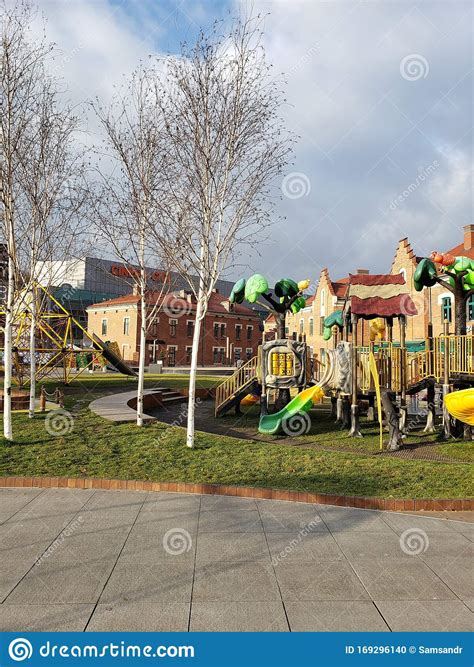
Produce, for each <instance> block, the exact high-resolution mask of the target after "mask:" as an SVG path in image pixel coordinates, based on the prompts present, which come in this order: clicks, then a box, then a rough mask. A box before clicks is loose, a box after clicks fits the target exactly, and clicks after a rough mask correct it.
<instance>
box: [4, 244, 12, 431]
mask: <svg viewBox="0 0 474 667" xmlns="http://www.w3.org/2000/svg"><path fill="white" fill-rule="evenodd" d="M10 247H11V246H10ZM14 296H15V280H14V271H13V260H12V258H11V256H10V257H9V259H8V287H7V303H6V312H5V348H4V360H3V365H4V368H5V375H4V382H3V435H4V437H5V438H6V440H12V439H13V431H12V361H13V360H12V354H13V349H12V348H13V341H12V324H13V302H14Z"/></svg>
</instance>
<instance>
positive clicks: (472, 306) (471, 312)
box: [467, 294, 474, 322]
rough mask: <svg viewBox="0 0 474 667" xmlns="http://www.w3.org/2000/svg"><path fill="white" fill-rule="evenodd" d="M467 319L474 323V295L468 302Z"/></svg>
mask: <svg viewBox="0 0 474 667" xmlns="http://www.w3.org/2000/svg"><path fill="white" fill-rule="evenodd" d="M467 319H468V320H469V322H473V321H474V294H471V296H470V297H469V299H468V300H467Z"/></svg>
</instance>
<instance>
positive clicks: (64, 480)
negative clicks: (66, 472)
mask: <svg viewBox="0 0 474 667" xmlns="http://www.w3.org/2000/svg"><path fill="white" fill-rule="evenodd" d="M0 487H9V488H34V487H38V488H43V489H107V490H111V491H112V490H127V491H165V492H169V493H202V494H206V495H219V496H238V497H240V498H260V499H267V500H289V501H292V502H297V503H318V504H320V505H338V506H340V507H357V508H361V509H378V510H388V511H395V512H410V511H412V512H413V511H418V510H426V511H435V510H438V511H444V510H449V511H469V510H474V498H453V499H449V498H433V499H425V498H413V499H396V498H364V497H362V496H338V495H330V494H321V493H310V492H306V491H285V490H282V489H266V488H258V487H256V488H254V487H251V486H225V485H222V484H188V483H184V482H143V481H139V480H125V479H94V478H82V477H0Z"/></svg>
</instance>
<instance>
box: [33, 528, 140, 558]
mask: <svg viewBox="0 0 474 667" xmlns="http://www.w3.org/2000/svg"><path fill="white" fill-rule="evenodd" d="M71 531H72V532H71V533H68V532H67V529H66V531H64V532H63V533H62V534H61V535H60V536H59V537H58V538H56V539H55V540H54V541H53V543H52V544H51V545H50V547H49V548H48V550H47V551H46V554H45V556H47V557H48V558H50V559H54V560H55V561H56V562H57V563H58V564H59V563H66V562H72V563H74V562H79V563H88V562H95V561H98V560H112V561H113V560H116V559H117V558H118V557H119V554H120V552H121V550H122V548H123V545H124V544H125V540H126V539H127V535H128V529H127V528H107V529H102V530H98V531H97V532H91V531H87V532H82V533H78V532H74V531H73V529H72V528H71ZM43 558H44V557H43Z"/></svg>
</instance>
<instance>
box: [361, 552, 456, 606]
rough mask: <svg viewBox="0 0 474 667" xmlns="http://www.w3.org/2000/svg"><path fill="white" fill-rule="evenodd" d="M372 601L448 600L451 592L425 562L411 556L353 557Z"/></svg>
mask: <svg viewBox="0 0 474 667" xmlns="http://www.w3.org/2000/svg"><path fill="white" fill-rule="evenodd" d="M351 565H352V567H353V568H354V570H355V571H356V572H357V575H358V576H359V577H360V579H361V581H362V583H363V584H364V586H365V587H366V588H367V590H368V592H369V593H370V597H371V598H372V599H373V600H449V599H453V598H455V595H454V594H453V592H452V591H451V590H450V589H449V588H448V587H447V586H446V585H445V584H444V583H443V582H442V581H441V579H440V578H439V577H437V576H436V575H435V574H434V573H433V572H432V571H431V570H430V568H429V567H427V565H425V563H423V562H422V561H421V560H419V559H418V558H416V557H413V558H397V559H395V558H372V559H363V560H361V559H357V560H356V559H352V560H351Z"/></svg>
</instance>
